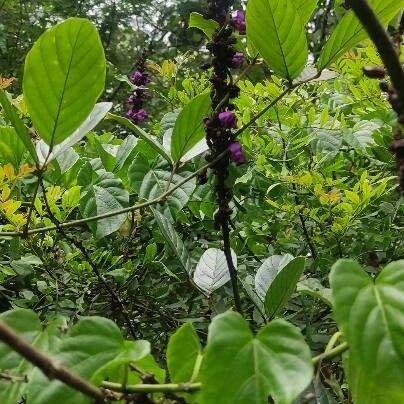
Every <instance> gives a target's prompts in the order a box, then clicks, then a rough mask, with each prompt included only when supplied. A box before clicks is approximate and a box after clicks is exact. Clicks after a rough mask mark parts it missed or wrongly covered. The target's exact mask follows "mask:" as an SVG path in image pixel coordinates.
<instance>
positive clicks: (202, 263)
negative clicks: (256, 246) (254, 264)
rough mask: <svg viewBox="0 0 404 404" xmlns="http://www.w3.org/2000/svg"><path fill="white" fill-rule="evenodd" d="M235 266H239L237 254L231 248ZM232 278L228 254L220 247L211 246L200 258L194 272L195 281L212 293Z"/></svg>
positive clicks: (208, 292) (205, 290)
mask: <svg viewBox="0 0 404 404" xmlns="http://www.w3.org/2000/svg"><path fill="white" fill-rule="evenodd" d="M231 256H232V261H233V264H234V267H235V268H237V255H236V253H235V252H234V251H233V250H231ZM229 280H230V272H229V267H228V266H227V261H226V256H225V254H224V252H223V251H222V250H219V249H218V248H209V249H208V250H206V251H205V252H204V253H203V254H202V256H201V258H200V259H199V262H198V265H197V266H196V269H195V272H194V282H195V284H196V285H198V287H200V288H201V289H202V290H203V291H204V292H206V293H207V294H208V295H210V294H211V293H212V292H213V291H215V290H216V289H219V288H220V287H221V286H223V285H224V284H225V283H227V282H228V281H229Z"/></svg>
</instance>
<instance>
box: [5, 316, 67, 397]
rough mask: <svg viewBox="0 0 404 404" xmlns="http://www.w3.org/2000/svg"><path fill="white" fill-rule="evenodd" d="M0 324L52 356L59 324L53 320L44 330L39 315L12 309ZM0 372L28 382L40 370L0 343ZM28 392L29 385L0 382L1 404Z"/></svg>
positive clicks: (57, 341) (57, 320) (60, 322)
mask: <svg viewBox="0 0 404 404" xmlns="http://www.w3.org/2000/svg"><path fill="white" fill-rule="evenodd" d="M0 320H1V321H4V322H5V323H6V324H7V325H8V326H10V327H11V328H13V329H14V331H16V332H17V333H18V335H19V336H20V337H22V338H23V339H24V340H26V341H27V342H29V343H30V344H32V346H34V347H35V348H37V349H39V350H41V351H42V352H44V353H52V352H54V351H55V350H56V348H57V347H58V343H59V338H58V337H59V334H60V331H59V329H58V326H60V325H62V324H63V321H62V320H59V319H56V320H54V321H53V322H51V323H50V324H49V325H48V326H47V328H46V329H43V327H42V325H41V323H40V321H39V318H38V315H37V314H35V313H34V312H33V311H31V310H26V309H15V310H10V311H7V312H5V313H3V314H1V315H0ZM0 369H1V371H2V372H6V373H8V374H11V375H13V376H16V377H24V376H26V377H27V380H28V381H31V380H32V379H33V378H35V375H37V374H41V372H40V370H39V369H38V368H36V367H34V366H33V365H32V364H31V363H30V362H28V361H27V360H25V359H24V358H23V357H21V356H20V355H18V354H17V353H16V352H14V351H13V350H12V349H11V348H10V347H9V346H8V345H5V344H3V343H1V342H0ZM29 388H30V384H29V383H25V382H16V383H10V382H8V381H4V380H0V401H1V403H2V404H15V403H18V402H20V401H21V399H22V396H23V395H24V394H26V393H27V391H28V390H29Z"/></svg>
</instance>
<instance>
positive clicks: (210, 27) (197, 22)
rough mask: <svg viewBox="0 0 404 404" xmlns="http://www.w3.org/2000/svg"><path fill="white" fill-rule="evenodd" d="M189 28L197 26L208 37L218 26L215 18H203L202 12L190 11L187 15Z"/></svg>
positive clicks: (210, 36)
mask: <svg viewBox="0 0 404 404" xmlns="http://www.w3.org/2000/svg"><path fill="white" fill-rule="evenodd" d="M188 26H189V28H198V29H199V30H201V31H202V32H203V33H204V34H205V35H206V36H207V37H208V38H209V39H211V38H212V36H213V33H214V32H215V30H216V29H218V28H219V24H218V23H217V22H216V21H215V20H210V19H209V20H208V19H206V18H204V16H203V15H202V14H199V13H191V14H190V15H189V22H188Z"/></svg>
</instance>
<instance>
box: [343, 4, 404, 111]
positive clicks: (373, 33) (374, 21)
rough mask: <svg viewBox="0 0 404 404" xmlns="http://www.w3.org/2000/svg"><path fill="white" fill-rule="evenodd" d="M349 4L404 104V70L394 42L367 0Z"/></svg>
mask: <svg viewBox="0 0 404 404" xmlns="http://www.w3.org/2000/svg"><path fill="white" fill-rule="evenodd" d="M349 6H350V7H351V8H352V10H353V12H354V13H355V15H356V16H357V17H358V19H359V21H360V22H361V23H362V25H363V27H364V28H365V30H366V31H367V32H368V34H369V37H370V39H371V40H372V41H373V43H374V44H375V46H376V48H377V50H378V52H379V54H380V57H381V59H382V60H383V63H384V65H385V67H386V69H387V72H388V73H389V76H390V78H391V82H392V84H393V87H394V89H395V90H396V92H397V94H398V97H399V98H400V100H401V103H403V104H404V70H403V68H402V66H401V62H400V59H399V58H398V55H397V52H396V50H395V49H394V44H393V42H392V40H391V39H390V37H389V35H388V34H387V32H386V30H385V29H384V28H383V26H382V24H381V23H380V21H379V20H378V18H377V16H376V14H375V13H374V11H373V10H372V8H371V7H370V6H369V4H368V2H367V1H366V0H350V1H349Z"/></svg>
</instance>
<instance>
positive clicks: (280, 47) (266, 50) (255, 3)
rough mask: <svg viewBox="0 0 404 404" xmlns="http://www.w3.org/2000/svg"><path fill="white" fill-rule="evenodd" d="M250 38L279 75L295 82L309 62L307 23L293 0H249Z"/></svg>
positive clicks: (248, 25) (248, 33)
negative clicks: (305, 28) (304, 22)
mask: <svg viewBox="0 0 404 404" xmlns="http://www.w3.org/2000/svg"><path fill="white" fill-rule="evenodd" d="M246 19H247V20H246V22H247V39H248V41H249V42H250V43H251V44H252V45H253V46H252V47H253V48H254V49H255V50H257V51H258V52H259V54H260V55H261V56H262V57H263V58H264V60H265V62H266V63H267V64H268V66H269V67H270V68H271V69H273V70H274V72H275V73H276V74H278V75H279V76H281V77H284V78H286V79H288V80H289V81H292V79H294V78H296V77H297V76H298V75H299V74H300V72H301V71H302V70H303V69H304V66H305V65H306V61H307V56H308V48H307V40H306V32H305V30H304V24H303V21H302V18H301V17H300V14H299V12H298V10H297V9H296V7H295V4H294V0H249V1H248V3H247V15H246Z"/></svg>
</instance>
